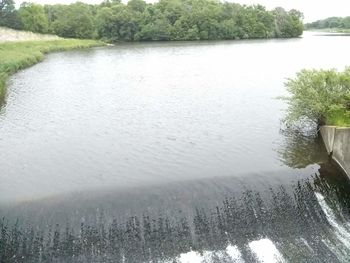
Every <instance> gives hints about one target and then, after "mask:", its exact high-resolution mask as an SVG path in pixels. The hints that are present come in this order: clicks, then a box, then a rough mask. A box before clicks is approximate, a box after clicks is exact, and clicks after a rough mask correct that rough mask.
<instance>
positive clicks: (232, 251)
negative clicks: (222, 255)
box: [226, 245, 244, 263]
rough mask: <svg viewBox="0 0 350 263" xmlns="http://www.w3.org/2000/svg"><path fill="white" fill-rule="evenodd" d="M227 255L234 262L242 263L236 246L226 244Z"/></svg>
mask: <svg viewBox="0 0 350 263" xmlns="http://www.w3.org/2000/svg"><path fill="white" fill-rule="evenodd" d="M226 253H227V255H229V256H230V258H231V259H232V261H233V262H234V263H243V262H244V260H243V259H242V254H241V252H240V251H239V249H238V247H237V246H232V245H228V246H227V248H226Z"/></svg>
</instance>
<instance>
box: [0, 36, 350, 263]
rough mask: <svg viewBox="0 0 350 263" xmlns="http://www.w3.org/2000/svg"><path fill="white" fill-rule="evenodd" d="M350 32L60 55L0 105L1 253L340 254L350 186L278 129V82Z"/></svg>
mask: <svg viewBox="0 0 350 263" xmlns="http://www.w3.org/2000/svg"><path fill="white" fill-rule="evenodd" d="M349 44H350V37H331V36H315V35H311V34H307V35H306V36H305V37H304V38H301V39H293V40H259V41H221V42H191V43H183V42H178V43H149V44H128V45H117V46H115V47H108V48H98V49H92V50H83V51H73V52H65V53H56V54H51V55H49V56H47V58H46V59H45V61H43V62H42V63H40V64H37V65H35V66H33V67H31V68H29V69H27V70H24V71H22V72H19V73H18V74H16V75H15V76H13V77H12V78H11V80H10V83H9V89H8V96H7V98H6V104H5V105H3V107H2V108H1V111H0V149H1V151H0V167H1V173H0V180H1V183H0V203H1V205H0V217H4V219H3V221H0V230H1V231H0V262H1V260H3V261H4V262H7V261H8V262H12V261H13V262H173V261H178V262H347V261H348V259H349V258H350V244H349V242H350V241H349V240H350V238H349V237H350V219H349V216H350V211H349V210H350V205H349V201H350V196H349V195H350V190H349V189H350V188H349V187H350V184H349V181H348V179H347V178H345V177H344V176H343V175H342V174H341V172H340V171H338V170H337V169H336V167H334V166H333V164H331V163H329V161H328V157H327V154H326V152H325V149H324V146H323V144H322V142H321V141H320V140H319V139H318V138H316V137H314V136H309V137H307V136H304V135H302V134H296V133H293V132H288V131H282V130H281V127H282V126H281V123H280V119H281V118H282V117H283V109H284V108H285V105H284V103H283V102H281V101H279V100H276V99H275V98H276V97H277V96H280V95H284V94H285V88H284V86H283V82H284V81H285V80H286V78H288V77H292V76H293V75H294V74H295V72H296V71H298V70H300V69H302V68H305V67H307V68H310V67H316V68H321V67H322V68H330V67H336V68H339V69H342V68H343V67H344V66H345V65H346V64H347V63H348V61H349V57H347V55H346V54H347V50H348V47H349Z"/></svg>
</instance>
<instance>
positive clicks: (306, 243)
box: [300, 237, 314, 253]
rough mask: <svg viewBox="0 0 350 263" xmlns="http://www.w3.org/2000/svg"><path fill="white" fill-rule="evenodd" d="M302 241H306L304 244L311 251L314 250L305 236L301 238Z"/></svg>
mask: <svg viewBox="0 0 350 263" xmlns="http://www.w3.org/2000/svg"><path fill="white" fill-rule="evenodd" d="M300 241H301V242H302V243H304V245H305V246H306V247H307V249H308V250H309V251H310V252H312V253H313V252H314V250H313V249H312V247H310V245H309V243H308V242H307V241H306V239H305V238H302V237H301V238H300Z"/></svg>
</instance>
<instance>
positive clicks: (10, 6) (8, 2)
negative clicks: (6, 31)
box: [0, 0, 21, 29]
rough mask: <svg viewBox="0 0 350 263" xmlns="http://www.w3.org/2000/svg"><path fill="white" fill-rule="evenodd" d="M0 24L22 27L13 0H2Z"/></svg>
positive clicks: (0, 2)
mask: <svg viewBox="0 0 350 263" xmlns="http://www.w3.org/2000/svg"><path fill="white" fill-rule="evenodd" d="M0 26H6V27H11V28H15V29H20V28H21V23H20V21H19V19H18V16H17V11H16V8H15V2H14V1H13V0H0Z"/></svg>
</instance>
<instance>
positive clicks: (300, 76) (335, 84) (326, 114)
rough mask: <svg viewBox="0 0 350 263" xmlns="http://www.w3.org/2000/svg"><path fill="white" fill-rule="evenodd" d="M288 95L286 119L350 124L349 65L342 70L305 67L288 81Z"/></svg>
mask: <svg viewBox="0 0 350 263" xmlns="http://www.w3.org/2000/svg"><path fill="white" fill-rule="evenodd" d="M285 85H286V88H287V91H288V92H289V93H290V96H289V97H283V98H282V99H284V100H286V101H287V103H288V109H287V116H286V118H285V122H286V123H287V124H290V125H292V124H294V123H296V122H298V121H300V120H303V119H307V120H311V121H314V122H316V123H317V124H318V125H323V124H328V125H340V126H350V118H349V116H350V67H348V68H346V69H345V70H344V71H343V72H338V71H337V70H335V69H332V70H302V71H300V72H299V73H297V76H296V78H294V79H288V81H287V83H286V84H285Z"/></svg>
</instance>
